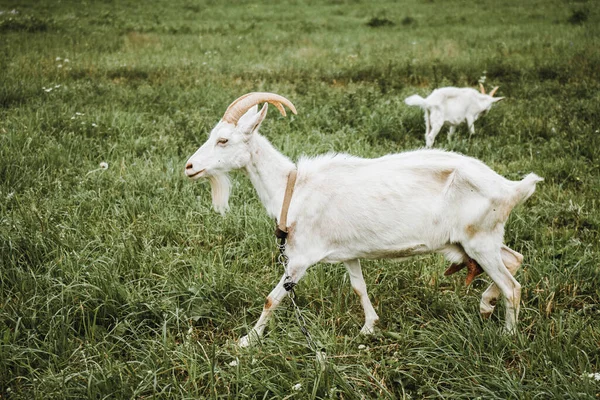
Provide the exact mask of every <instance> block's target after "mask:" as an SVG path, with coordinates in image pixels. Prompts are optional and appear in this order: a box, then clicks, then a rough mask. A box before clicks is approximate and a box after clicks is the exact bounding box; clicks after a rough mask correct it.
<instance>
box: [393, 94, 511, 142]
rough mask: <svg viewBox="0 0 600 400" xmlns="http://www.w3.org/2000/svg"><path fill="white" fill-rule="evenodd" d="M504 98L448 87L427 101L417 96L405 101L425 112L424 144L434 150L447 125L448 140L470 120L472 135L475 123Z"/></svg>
mask: <svg viewBox="0 0 600 400" xmlns="http://www.w3.org/2000/svg"><path fill="white" fill-rule="evenodd" d="M502 99H504V97H492V96H489V95H487V94H482V93H479V92H478V91H477V90H475V89H471V88H456V87H445V88H440V89H436V90H434V91H433V92H432V93H431V94H430V95H429V96H427V98H425V99H424V98H422V97H421V96H419V95H417V94H415V95H412V96H410V97H407V98H406V99H405V100H404V102H405V103H406V104H408V105H409V106H419V107H421V108H422V109H423V110H424V111H425V143H426V145H427V147H431V146H433V142H434V141H435V137H436V136H437V135H438V133H439V132H440V129H442V126H443V125H444V123H448V125H450V129H449V131H448V138H451V137H452V135H453V134H454V131H455V129H456V126H457V125H458V124H460V123H462V122H463V121H467V125H468V126H469V130H470V132H471V134H473V133H475V127H474V124H475V121H477V119H478V118H479V116H480V115H481V114H482V113H484V112H487V111H489V109H490V108H491V107H492V104H494V103H495V102H497V101H500V100H502Z"/></svg>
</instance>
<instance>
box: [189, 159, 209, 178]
mask: <svg viewBox="0 0 600 400" xmlns="http://www.w3.org/2000/svg"><path fill="white" fill-rule="evenodd" d="M204 171H205V170H204V169H201V170H200V171H194V165H193V164H192V163H191V162H188V163H187V164H185V175H186V176H187V177H188V178H196V177H199V175H200V174H201V173H202V172H204Z"/></svg>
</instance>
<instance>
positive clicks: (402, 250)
mask: <svg viewBox="0 0 600 400" xmlns="http://www.w3.org/2000/svg"><path fill="white" fill-rule="evenodd" d="M432 251H434V249H432V248H430V247H429V246H427V245H425V244H423V243H419V244H414V245H409V246H401V247H381V248H372V249H368V250H366V249H361V248H358V247H356V248H351V247H347V248H338V249H335V250H333V251H332V252H330V253H329V254H328V255H327V256H326V257H325V258H324V259H323V260H322V261H324V262H329V263H335V262H341V261H346V260H354V259H357V258H363V259H382V258H395V259H401V258H409V257H413V256H417V255H420V254H427V253H431V252H432Z"/></svg>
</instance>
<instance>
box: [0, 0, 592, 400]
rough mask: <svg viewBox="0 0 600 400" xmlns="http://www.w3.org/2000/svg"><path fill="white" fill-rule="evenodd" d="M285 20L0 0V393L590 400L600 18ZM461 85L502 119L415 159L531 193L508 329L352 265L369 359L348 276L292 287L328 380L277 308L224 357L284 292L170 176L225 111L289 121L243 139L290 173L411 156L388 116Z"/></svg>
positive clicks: (441, 282) (412, 270) (438, 272)
mask: <svg viewBox="0 0 600 400" xmlns="http://www.w3.org/2000/svg"><path fill="white" fill-rule="evenodd" d="M282 3H283V2H270V3H265V4H260V3H258V2H246V1H236V2H232V3H231V4H228V5H226V4H223V2H218V1H209V0H207V1H191V0H172V1H163V2H142V1H139V2H138V1H102V2H74V1H61V2H50V1H48V2H37V1H17V0H12V1H11V0H0V199H1V200H0V251H1V253H0V254H1V257H0V398H2V399H4V398H9V399H47V398H76V399H79V398H98V399H99V398H127V399H128V398H176V399H181V398H217V397H221V398H307V397H310V398H340V399H352V398H376V397H377V398H440V397H444V398H468V399H471V398H477V397H479V398H486V399H487V398H499V399H507V398H518V399H521V398H523V399H533V398H544V399H545V398H586V399H589V398H597V397H599V396H600V381H596V380H594V379H593V378H590V377H588V374H590V373H595V372H600V322H599V321H600V271H599V261H600V260H599V259H600V257H599V254H598V251H599V250H600V244H599V233H598V231H599V227H600V202H599V200H598V198H599V197H600V179H599V178H600V171H599V160H600V133H599V129H600V118H599V117H598V116H599V115H600V51H599V50H598V49H599V48H600V41H599V38H600V15H599V11H598V8H597V4H596V3H595V2H594V1H592V0H589V1H575V2H567V1H562V0H531V1H529V0H519V1H517V0H504V1H494V2H484V1H464V0H462V1H461V0H448V1H441V0H435V1H434V0H429V1H426V0H409V1H406V2H391V1H390V2H384V1H342V0H338V1H335V0H332V1H329V2H319V1H292V2H286V3H288V4H282ZM479 80H484V81H485V85H486V86H487V87H488V88H491V87H492V86H496V85H499V86H500V90H499V95H501V96H506V97H507V100H505V101H504V102H502V103H499V104H498V105H496V106H495V107H494V108H493V109H492V110H491V112H490V113H489V114H488V115H486V116H485V117H483V118H481V119H480V120H479V121H478V122H477V123H476V134H475V135H473V136H472V137H469V135H468V132H467V129H466V126H461V127H460V129H459V130H458V132H457V134H456V135H455V137H454V138H453V140H452V141H450V142H449V141H448V140H447V138H446V137H445V132H442V134H441V135H440V136H439V137H438V139H437V141H436V144H435V146H436V147H437V148H445V149H449V150H454V151H458V152H461V153H464V154H467V155H470V156H474V157H477V158H479V159H481V160H483V161H484V162H485V163H487V164H488V165H490V166H491V167H492V168H493V169H495V170H496V171H498V172H499V173H501V174H502V175H504V176H506V177H508V178H511V179H519V178H520V177H522V176H523V175H525V174H526V173H528V172H530V171H534V172H536V173H537V174H539V175H541V176H543V177H544V178H545V181H544V182H543V183H541V184H540V185H538V190H537V191H536V193H535V194H534V195H533V197H532V198H531V199H530V200H529V201H528V202H527V203H526V204H525V205H523V206H521V207H519V208H517V209H516V210H515V211H514V212H513V214H512V216H511V218H510V220H509V222H508V224H507V234H506V242H507V243H508V244H509V245H510V246H511V247H512V248H514V249H516V250H517V251H519V252H521V253H522V254H524V256H525V262H524V264H523V268H522V269H521V271H519V273H518V274H517V279H518V280H519V281H520V282H521V283H522V285H523V293H522V309H521V310H522V311H521V324H520V327H519V332H518V334H517V335H516V336H515V337H507V336H505V335H503V334H502V330H501V328H502V325H503V320H504V315H503V307H502V305H499V307H498V309H497V310H496V312H495V315H494V316H493V317H492V318H491V320H487V321H484V320H482V319H481V318H480V316H479V313H478V303H479V299H480V296H481V293H482V291H483V290H484V288H485V287H486V286H487V283H488V282H489V279H488V278H487V277H486V276H485V275H483V276H481V277H479V278H478V279H477V280H476V281H475V282H474V284H473V285H472V286H471V287H469V288H468V289H465V287H464V284H463V279H464V276H458V275H460V274H457V275H454V276H452V277H444V276H443V271H444V269H445V267H447V263H446V262H445V261H444V260H443V259H442V258H441V257H439V256H428V257H422V258H418V259H411V260H409V261H405V262H397V261H368V262H364V263H363V267H364V268H363V269H364V272H365V275H366V281H367V285H368V288H369V290H370V295H371V298H372V299H373V301H374V305H375V308H376V310H377V312H378V314H379V315H380V317H381V321H380V324H379V328H380V331H379V332H378V333H377V334H376V335H375V336H374V337H370V338H365V337H361V336H359V329H360V327H361V323H362V310H361V307H360V304H359V301H358V298H357V297H356V296H355V295H354V293H353V292H352V289H351V287H350V284H349V279H348V277H347V275H346V272H345V269H344V267H343V266H342V265H316V266H314V267H313V268H312V269H310V270H309V272H308V274H307V276H306V278H305V279H304V280H302V281H301V283H300V285H299V286H298V293H299V296H300V297H299V304H300V306H301V307H302V309H303V312H304V316H305V318H307V320H308V321H309V329H310V332H311V333H312V335H313V336H314V337H315V339H317V340H318V341H320V342H321V343H322V344H323V345H324V346H325V348H326V351H327V354H328V358H327V362H326V364H325V366H324V367H323V368H321V366H320V365H319V364H318V363H316V362H315V355H314V353H313V352H312V351H311V350H310V349H309V348H308V347H307V345H306V343H305V341H304V337H303V336H302V334H301V332H300V330H299V329H298V326H297V325H296V323H295V319H294V315H293V313H292V311H291V309H290V308H289V306H288V303H287V302H286V303H285V305H284V306H283V307H282V308H281V309H280V310H278V312H277V313H276V318H275V319H274V321H273V323H272V324H271V325H270V326H269V327H268V329H267V335H266V336H265V338H264V340H263V341H262V343H261V344H260V345H257V346H255V347H253V348H251V349H249V350H244V351H240V350H239V349H237V348H236V347H235V346H234V345H233V343H234V342H235V340H237V339H238V338H239V337H240V336H242V335H244V334H245V333H246V332H247V331H248V329H249V327H251V326H252V324H253V323H254V322H255V320H256V319H257V317H258V315H259V314H260V312H261V310H262V306H263V301H264V298H265V296H266V295H267V294H268V293H269V291H270V290H271V288H272V287H273V285H274V284H275V283H276V281H277V280H278V277H279V276H280V274H281V270H280V267H278V265H277V264H276V262H275V258H276V254H277V253H276V251H277V249H276V247H275V242H274V239H273V237H272V232H273V225H274V224H273V221H271V220H270V219H269V218H268V217H267V216H266V214H265V212H264V210H263V208H262V206H261V204H260V203H259V201H258V199H257V196H256V194H255V192H254V189H253V188H252V187H251V185H250V183H249V181H248V180H247V178H246V177H244V176H243V175H242V174H235V175H234V176H233V181H234V187H233V194H232V198H231V212H230V213H229V214H227V215H226V216H225V217H221V216H220V215H218V214H216V213H215V212H213V211H212V210H211V205H210V193H209V187H208V185H207V184H198V183H193V182H189V181H188V180H186V178H185V177H184V175H183V167H184V163H185V161H186V159H187V158H188V157H189V155H191V154H192V153H193V152H194V151H195V150H196V148H197V147H198V146H199V145H200V144H201V143H202V142H203V141H204V139H205V137H206V136H205V135H206V133H207V132H208V131H209V130H210V129H211V128H212V126H213V125H214V124H215V123H216V122H217V121H218V120H219V118H220V117H221V115H222V113H223V111H224V110H225V108H226V106H227V105H228V104H229V102H231V101H232V100H233V99H235V98H237V97H238V96H240V95H241V94H244V93H246V92H249V91H271V92H276V93H279V94H282V95H284V96H286V97H288V98H289V99H290V100H292V101H293V102H294V104H295V105H296V106H297V108H298V112H299V114H298V115H297V116H294V117H292V118H282V117H281V116H278V115H276V113H275V112H273V111H274V109H271V113H270V115H269V117H268V119H267V120H266V122H265V123H264V124H263V127H262V133H263V134H264V135H265V136H266V137H268V138H269V139H270V140H272V142H273V144H274V145H275V146H276V147H277V148H278V149H280V150H281V151H282V152H283V153H285V154H287V155H289V156H290V157H292V158H293V159H296V158H297V157H298V156H299V155H301V154H309V155H314V154H319V153H323V152H328V151H339V152H348V153H352V154H356V155H361V156H366V157H375V156H379V155H383V154H387V153H390V152H399V151H404V150H410V149H415V148H419V147H421V146H423V144H424V139H423V132H424V123H423V118H422V113H421V111H420V110H418V109H416V108H410V107H407V106H405V105H404V103H403V99H404V98H405V97H407V96H408V95H411V94H414V93H419V94H421V95H425V94H428V93H429V92H430V91H431V90H432V89H434V88H436V87H440V86H447V85H455V86H471V87H475V86H476V85H477V82H478V81H479ZM101 163H106V164H107V166H108V168H102V167H101V166H100V164H101ZM103 166H104V167H106V165H104V164H103ZM294 387H295V388H296V389H293V388H294Z"/></svg>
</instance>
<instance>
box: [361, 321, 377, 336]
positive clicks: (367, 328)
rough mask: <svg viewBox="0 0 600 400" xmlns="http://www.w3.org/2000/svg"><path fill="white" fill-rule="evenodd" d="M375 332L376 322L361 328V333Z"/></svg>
mask: <svg viewBox="0 0 600 400" xmlns="http://www.w3.org/2000/svg"><path fill="white" fill-rule="evenodd" d="M374 333H375V323H372V324H365V325H364V326H363V327H362V329H361V330H360V334H361V335H365V336H369V335H372V334H374Z"/></svg>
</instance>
